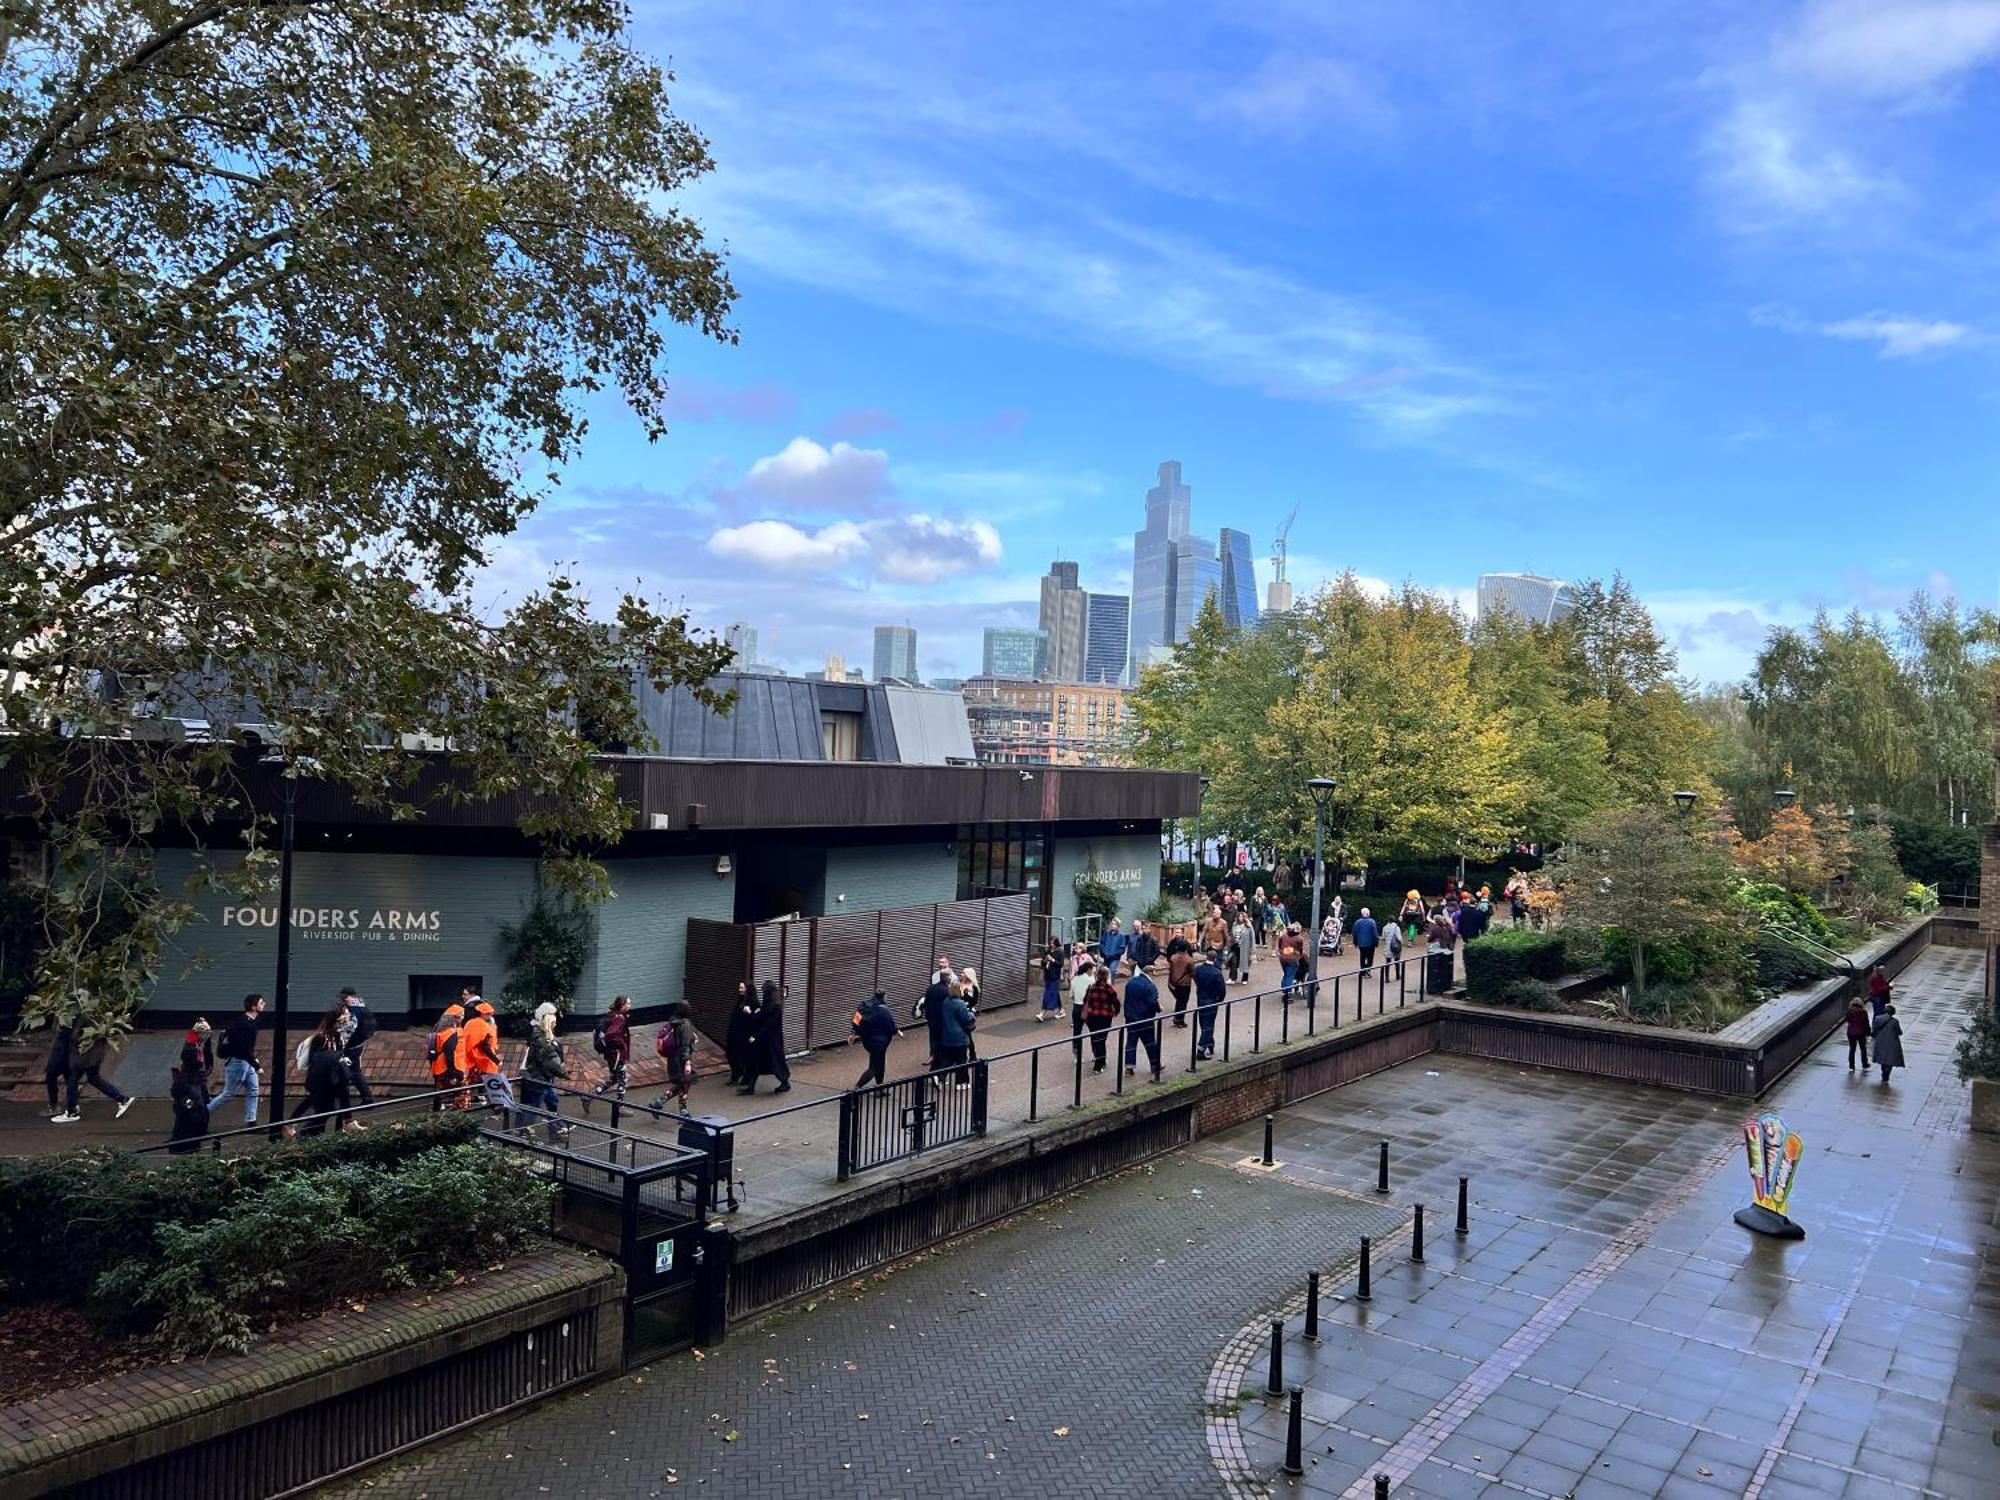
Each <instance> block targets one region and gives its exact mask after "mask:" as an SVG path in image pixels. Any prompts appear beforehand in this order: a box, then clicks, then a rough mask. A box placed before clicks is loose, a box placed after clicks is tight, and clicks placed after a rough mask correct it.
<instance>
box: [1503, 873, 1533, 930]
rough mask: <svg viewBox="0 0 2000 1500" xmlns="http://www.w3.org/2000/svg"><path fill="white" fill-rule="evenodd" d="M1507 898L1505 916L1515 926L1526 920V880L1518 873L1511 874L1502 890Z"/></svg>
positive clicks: (1524, 924) (1523, 923)
mask: <svg viewBox="0 0 2000 1500" xmlns="http://www.w3.org/2000/svg"><path fill="white" fill-rule="evenodd" d="M1502 894H1503V895H1504V896H1506V898H1507V916H1508V919H1509V920H1510V921H1511V922H1512V923H1513V925H1514V926H1516V927H1525V926H1526V925H1527V922H1528V882H1527V881H1526V879H1524V878H1523V877H1522V876H1521V875H1520V874H1518V873H1517V874H1515V875H1514V876H1512V877H1511V878H1510V879H1509V880H1508V882H1507V885H1506V888H1505V890H1504V891H1503V892H1502Z"/></svg>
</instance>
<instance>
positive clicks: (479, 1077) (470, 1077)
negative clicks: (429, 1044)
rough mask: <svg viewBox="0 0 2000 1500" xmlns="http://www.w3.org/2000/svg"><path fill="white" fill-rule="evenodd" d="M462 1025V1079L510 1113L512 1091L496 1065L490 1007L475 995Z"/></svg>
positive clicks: (496, 1037)
mask: <svg viewBox="0 0 2000 1500" xmlns="http://www.w3.org/2000/svg"><path fill="white" fill-rule="evenodd" d="M466 1012H467V1014H466V1017H465V1026H464V1028H463V1029H462V1030H461V1031H460V1032H459V1042H460V1049H461V1051H460V1055H461V1057H462V1058H463V1060H464V1067H465V1081H466V1082H467V1083H469V1084H474V1085H476V1086H478V1087H480V1088H483V1089H485V1090H486V1102H487V1103H488V1104H491V1105H493V1106H495V1107H496V1108H499V1109H504V1110H506V1111H508V1113H509V1115H510V1117H511V1115H512V1112H513V1111H514V1110H515V1109H517V1108H519V1106H518V1105H516V1104H515V1102H514V1091H513V1090H512V1089H511V1088H509V1087H508V1086H507V1070H506V1069H505V1068H503V1067H502V1066H501V1064H500V1028H499V1026H498V1025H496V1024H495V1023H494V1020H493V1007H492V1006H490V1005H488V1004H487V1003H486V1002H485V1001H484V1000H482V999H480V998H479V997H478V996H477V995H475V996H473V997H472V1002H471V1004H469V1005H468V1006H467V1007H466Z"/></svg>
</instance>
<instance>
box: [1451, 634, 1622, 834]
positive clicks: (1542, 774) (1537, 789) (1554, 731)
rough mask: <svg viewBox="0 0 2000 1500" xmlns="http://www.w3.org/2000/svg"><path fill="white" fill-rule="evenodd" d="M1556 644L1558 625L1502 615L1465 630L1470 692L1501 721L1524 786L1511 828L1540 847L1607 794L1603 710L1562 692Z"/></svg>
mask: <svg viewBox="0 0 2000 1500" xmlns="http://www.w3.org/2000/svg"><path fill="white" fill-rule="evenodd" d="M1563 646H1564V641H1563V639H1562V632H1561V628H1560V627H1559V626H1556V627H1550V626H1543V625H1536V624H1529V623H1526V622H1524V621H1522V620H1521V619H1520V618H1518V617H1517V616H1516V615H1514V614H1513V613H1511V612H1510V611H1507V610H1499V611H1496V612H1495V613H1493V614H1492V615H1489V616H1488V617H1487V618H1485V619H1483V620H1481V621H1480V622H1479V623H1478V624H1477V625H1476V626H1475V627H1474V628H1473V631H1472V655H1471V682H1472V687H1473V689H1474V691H1475V692H1477V693H1478V695H1479V696H1480V698H1481V700H1482V701H1484V702H1485V703H1487V704H1490V705H1491V707H1492V709H1493V710H1494V711H1495V712H1497V713H1498V714H1500V715H1501V716H1503V718H1504V721H1505V725H1506V730H1507V736H1508V739H1509V741H1510V742H1511V743H1512V744H1513V745H1514V747H1515V749H1516V751H1517V753H1518V755H1519V757H1520V762H1521V771H1522V775H1523V780H1524V783H1525V786H1526V801H1525V804H1524V806H1523V808H1522V811H1521V824H1520V830H1519V831H1520V833H1521V835H1522V836H1523V837H1524V838H1526V839H1528V840H1531V841H1533V842H1535V843H1541V844H1554V843H1559V842H1561V840H1562V839H1563V838H1564V837H1565V836H1567V834H1568V833H1569V831H1570V830H1571V829H1573V828H1575V827H1576V826H1577V825H1578V824H1579V823H1581V822H1582V821H1583V819H1585V818H1587V817H1589V816H1590V815H1591V814H1592V813H1595V812H1597V811H1598V810H1600V809H1601V808H1603V807H1605V806H1606V805H1607V804H1609V803H1610V802H1611V800H1612V798H1613V796H1614V795H1615V787H1614V784H1613V781H1612V775H1611V765H1610V760H1611V754H1610V746H1609V744H1608V742H1607V739H1606V732H1607V729H1608V726H1609V723H1610V709H1609V706H1608V705H1607V704H1606V702H1605V700H1604V699H1602V698H1600V697H1597V696H1594V695H1589V694H1573V693H1566V692H1565V691H1564V686H1565V685H1564V681H1563V677H1562V674H1561V673H1560V672H1559V671H1558V670H1556V664H1557V662H1558V661H1559V660H1560V657H1561V652H1562V649H1563Z"/></svg>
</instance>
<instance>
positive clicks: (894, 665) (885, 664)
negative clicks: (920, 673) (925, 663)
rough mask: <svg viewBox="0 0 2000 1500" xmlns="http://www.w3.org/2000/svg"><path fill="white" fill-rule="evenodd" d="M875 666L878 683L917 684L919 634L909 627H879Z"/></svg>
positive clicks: (877, 627) (877, 629) (877, 628)
mask: <svg viewBox="0 0 2000 1500" xmlns="http://www.w3.org/2000/svg"><path fill="white" fill-rule="evenodd" d="M874 666H875V672H874V679H875V681H877V682H915V681H916V680H917V632H916V631H915V630H914V629H913V628H912V627H910V626H908V625H877V626H876V627H875V662H874Z"/></svg>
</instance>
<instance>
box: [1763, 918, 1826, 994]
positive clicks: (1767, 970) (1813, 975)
mask: <svg viewBox="0 0 2000 1500" xmlns="http://www.w3.org/2000/svg"><path fill="white" fill-rule="evenodd" d="M1750 951H1751V954H1752V956H1753V957H1754V958H1755V959H1756V963H1757V988H1758V989H1760V990H1762V991H1764V992H1765V993H1766V994H1777V993H1780V992H1782V991H1784V990H1802V989H1804V988H1806V986H1808V985H1813V984H1818V983H1819V982H1820V981H1821V980H1823V979H1828V978H1831V977H1832V975H1833V967H1832V965H1830V964H1827V963H1824V962H1822V961H1821V960H1820V959H1817V958H1815V957H1813V955H1812V954H1810V953H1802V952H1800V951H1799V950H1798V949H1797V948H1795V947H1793V946H1792V945H1791V944H1790V943H1787V942H1785V941H1784V939H1782V938H1780V937H1779V936H1778V935H1777V934H1776V933H1774V932H1773V931H1771V930H1770V929H1769V928H1766V929H1765V930H1764V931H1762V932H1759V933H1758V934H1757V936H1756V938H1755V940H1754V941H1753V942H1752V943H1751V945H1750Z"/></svg>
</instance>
